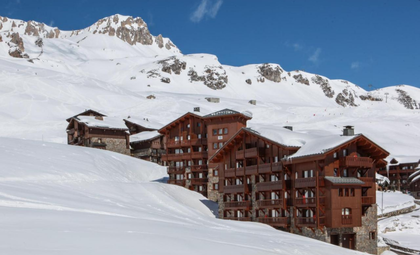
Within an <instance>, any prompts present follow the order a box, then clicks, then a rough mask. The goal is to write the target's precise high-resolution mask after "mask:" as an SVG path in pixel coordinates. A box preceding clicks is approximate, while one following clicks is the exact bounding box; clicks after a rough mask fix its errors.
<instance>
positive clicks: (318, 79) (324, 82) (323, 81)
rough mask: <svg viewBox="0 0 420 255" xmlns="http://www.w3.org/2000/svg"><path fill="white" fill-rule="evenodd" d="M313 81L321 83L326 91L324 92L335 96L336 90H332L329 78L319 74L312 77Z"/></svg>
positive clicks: (329, 95) (330, 96)
mask: <svg viewBox="0 0 420 255" xmlns="http://www.w3.org/2000/svg"><path fill="white" fill-rule="evenodd" d="M311 80H312V82H314V83H316V84H319V86H321V88H322V91H323V92H324V94H325V95H326V96H327V97H329V98H333V97H334V94H335V92H334V90H332V88H331V86H330V84H329V81H328V79H323V78H322V77H321V76H319V75H315V77H312V79H311Z"/></svg>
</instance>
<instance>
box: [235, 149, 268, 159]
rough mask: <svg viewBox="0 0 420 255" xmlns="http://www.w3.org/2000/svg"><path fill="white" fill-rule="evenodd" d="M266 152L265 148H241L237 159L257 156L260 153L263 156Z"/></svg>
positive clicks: (237, 153)
mask: <svg viewBox="0 0 420 255" xmlns="http://www.w3.org/2000/svg"><path fill="white" fill-rule="evenodd" d="M264 154H265V151H264V148H257V147H254V148H249V149H246V150H245V151H244V150H240V151H237V152H236V159H243V158H244V156H245V158H256V157H257V156H258V155H259V156H263V155H264Z"/></svg>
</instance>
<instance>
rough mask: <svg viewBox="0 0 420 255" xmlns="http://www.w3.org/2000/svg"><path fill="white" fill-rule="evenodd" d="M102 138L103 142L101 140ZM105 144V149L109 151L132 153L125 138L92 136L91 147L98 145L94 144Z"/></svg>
mask: <svg viewBox="0 0 420 255" xmlns="http://www.w3.org/2000/svg"><path fill="white" fill-rule="evenodd" d="M99 139H101V142H99ZM100 143H102V144H105V145H106V146H105V147H104V149H106V150H107V151H113V152H117V153H121V154H125V155H130V149H129V148H127V141H126V140H125V139H116V138H91V144H90V147H96V146H94V144H100ZM98 148H100V147H99V146H98Z"/></svg>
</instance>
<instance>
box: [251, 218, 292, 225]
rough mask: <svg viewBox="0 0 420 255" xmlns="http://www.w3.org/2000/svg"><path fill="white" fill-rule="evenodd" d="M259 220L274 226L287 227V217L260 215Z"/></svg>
mask: <svg viewBox="0 0 420 255" xmlns="http://www.w3.org/2000/svg"><path fill="white" fill-rule="evenodd" d="M257 221H258V222H261V223H265V224H269V225H271V226H273V227H287V221H288V218H287V217H267V218H266V217H258V218H257Z"/></svg>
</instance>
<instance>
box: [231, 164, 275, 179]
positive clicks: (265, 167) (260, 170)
mask: <svg viewBox="0 0 420 255" xmlns="http://www.w3.org/2000/svg"><path fill="white" fill-rule="evenodd" d="M282 167H283V166H282V163H281V162H275V163H266V164H261V165H252V166H245V167H238V168H228V169H226V170H225V177H235V176H244V171H245V175H257V174H264V173H278V172H281V171H282Z"/></svg>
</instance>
